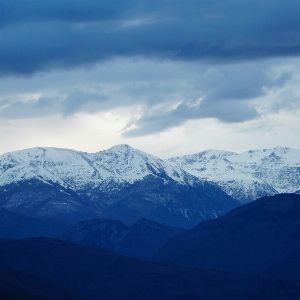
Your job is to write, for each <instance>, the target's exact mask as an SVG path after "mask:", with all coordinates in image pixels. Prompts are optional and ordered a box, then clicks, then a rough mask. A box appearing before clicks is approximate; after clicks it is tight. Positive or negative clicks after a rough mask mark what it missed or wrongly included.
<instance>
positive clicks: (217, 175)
mask: <svg viewBox="0 0 300 300" xmlns="http://www.w3.org/2000/svg"><path fill="white" fill-rule="evenodd" d="M168 161H169V162H171V163H172V164H173V165H176V166H177V167H178V166H179V167H181V168H182V169H184V170H185V171H187V172H189V173H190V174H193V175H194V176H196V177H198V178H201V179H202V180H208V181H211V182H214V183H216V184H217V185H219V186H220V187H222V189H223V190H224V191H225V192H226V193H227V194H229V195H230V196H232V197H233V198H235V199H237V200H239V201H240V202H241V203H246V202H250V201H253V200H255V199H258V198H260V197H263V196H270V195H275V194H278V193H293V192H295V191H296V190H299V188H300V150H298V149H290V148H284V147H276V148H273V149H262V150H250V151H247V152H243V153H235V152H229V151H218V150H208V151H203V152H199V153H197V154H192V155H185V156H181V157H173V158H170V159H168Z"/></svg>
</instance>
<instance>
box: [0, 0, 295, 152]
mask: <svg viewBox="0 0 300 300" xmlns="http://www.w3.org/2000/svg"><path fill="white" fill-rule="evenodd" d="M299 56H300V0H288V1H282V0H265V1H261V0H260V1H258V0H198V1H196V0H185V1H182V0H160V1H157V0H139V1H138V0H126V1H120V0H119V1H118V0H109V1H108V0H100V1H99V0H1V1H0V138H1V141H2V142H1V145H0V152H1V153H3V152H6V151H11V150H15V149H20V148H25V147H32V146H36V145H43V146H56V147H68V148H77V149H82V150H85V151H97V150H100V149H103V148H106V147H109V146H111V145H113V144H117V143H129V144H132V145H133V146H135V147H138V148H141V149H143V150H146V151H149V152H152V153H154V154H157V155H160V156H169V155H175V154H182V153H188V152H197V151H200V150H203V149H206V148H217V149H229V150H236V151H242V150H246V149H248V148H262V147H273V146H277V145H283V146H290V147H300V133H299V132H300V124H299V123H300V122H299V117H300V57H299Z"/></svg>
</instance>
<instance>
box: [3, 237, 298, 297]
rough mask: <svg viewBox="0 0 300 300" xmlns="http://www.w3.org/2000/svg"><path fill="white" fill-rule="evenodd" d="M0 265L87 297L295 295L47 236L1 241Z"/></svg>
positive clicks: (271, 283) (290, 289)
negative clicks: (44, 237) (43, 237)
mask: <svg viewBox="0 0 300 300" xmlns="http://www.w3.org/2000/svg"><path fill="white" fill-rule="evenodd" d="M0 269H14V270H15V271H17V272H26V273H28V274H31V276H33V277H34V278H38V280H40V281H42V282H48V283H49V284H51V285H53V286H55V287H56V288H55V290H56V289H62V290H64V291H72V293H73V294H76V296H77V297H82V298H83V299H91V300H92V299H95V300H96V299H110V300H114V299H115V300H123V299H126V300H127V299H128V300H129V299H130V300H134V299H136V300H137V299H139V300H140V299H146V300H150V299H152V300H156V299H157V300H158V299H160V300H162V299H164V300H171V299H172V300H177V299H178V300H179V299H210V300H221V299H222V300H223V299H241V300H242V299H243V300H245V299H246V300H247V299H249V300H250V299H261V300H266V299H272V300H276V299H280V300H285V299H291V300H294V299H295V300H296V299H299V295H300V286H299V285H298V284H295V283H290V282H287V281H283V280H274V279H262V278H256V277H253V276H248V275H240V274H233V273H225V272H219V271H207V270H197V269H194V268H192V269H190V268H185V267H172V266H167V265H160V264H156V263H151V262H143V261H141V260H137V259H133V258H128V257H124V256H120V255H117V254H113V253H110V252H106V251H103V250H100V249H97V248H89V247H83V246H78V245H75V244H70V243H66V242H62V241H58V240H51V239H27V240H19V241H17V240H1V241H0ZM0 287H1V285H0ZM0 294H1V289H0ZM54 299H55V298H54ZM71 299H73V298H71Z"/></svg>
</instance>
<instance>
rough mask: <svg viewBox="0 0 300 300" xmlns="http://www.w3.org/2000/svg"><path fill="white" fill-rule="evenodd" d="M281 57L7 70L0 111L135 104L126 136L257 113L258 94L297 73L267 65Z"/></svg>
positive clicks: (29, 113) (29, 114) (15, 114)
mask: <svg viewBox="0 0 300 300" xmlns="http://www.w3.org/2000/svg"><path fill="white" fill-rule="evenodd" d="M282 63H283V62H282V61H278V60H276V61H266V62H263V61H260V62H248V63H240V64H226V65H211V66H208V65H205V64H204V65H203V64H200V63H193V62H176V63H174V62H172V61H166V62H162V61H160V60H157V61H153V60H142V59H139V60H118V61H115V62H109V63H105V64H100V65H98V66H97V67H94V68H93V69H89V68H87V69H77V70H74V71H63V72H50V73H47V74H44V75H43V76H41V75H38V74H37V75H35V76H33V77H18V78H12V77H11V78H7V79H5V80H4V79H3V80H2V81H1V82H0V91H2V93H1V92H0V117H2V118H4V117H5V118H33V117H40V116H43V115H51V114H56V115H57V114H60V115H62V116H64V117H68V116H72V115H74V114H76V113H80V112H87V113H94V112H99V111H109V110H111V109H114V108H117V107H122V106H138V107H141V109H140V114H139V115H138V117H137V118H133V119H132V120H131V122H130V124H128V126H127V127H126V128H125V130H124V135H125V136H127V137H133V136H140V135H146V134H152V133H157V132H160V131H163V130H165V129H167V128H170V127H174V126H178V125H181V124H182V123H184V122H185V121H187V120H191V119H199V118H216V119H219V120H221V121H223V122H243V121H247V120H252V119H254V118H257V117H259V112H258V111H257V99H260V98H262V97H264V96H265V95H266V94H268V93H269V92H270V91H276V90H279V89H281V88H285V86H286V85H287V84H288V83H289V82H290V81H292V80H293V78H294V77H295V74H294V72H292V71H288V70H287V69H284V68H283V69H282V70H280V71H277V72H274V71H273V70H272V69H273V68H274V65H280V64H282ZM293 64H294V62H293V61H292V62H291V63H290V65H293ZM288 65H289V64H288ZM296 75H297V76H299V74H298V73H297V74H296ZM276 105H279V104H276ZM280 105H283V104H282V103H281V104H280ZM284 106H286V105H284ZM270 109H271V110H273V109H274V107H272V106H270Z"/></svg>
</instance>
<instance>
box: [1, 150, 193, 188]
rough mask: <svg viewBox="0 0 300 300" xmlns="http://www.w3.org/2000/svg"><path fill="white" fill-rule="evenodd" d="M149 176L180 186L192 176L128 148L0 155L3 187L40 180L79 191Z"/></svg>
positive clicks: (23, 151) (24, 152) (27, 151)
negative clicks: (103, 184)
mask: <svg viewBox="0 0 300 300" xmlns="http://www.w3.org/2000/svg"><path fill="white" fill-rule="evenodd" d="M148 175H152V176H165V177H167V178H171V179H173V180H174V181H176V182H178V183H181V184H185V183H187V178H188V177H189V175H187V174H186V172H184V171H183V170H181V169H180V168H179V167H176V166H173V165H171V164H170V163H168V162H165V161H163V160H161V159H159V158H156V157H154V156H152V155H150V154H147V153H145V152H142V151H140V150H137V149H134V148H132V147H130V146H128V145H117V146H114V147H112V148H110V149H108V150H104V151H100V152H97V153H86V152H80V151H75V150H70V149H60V148H47V147H44V148H43V147H37V148H31V149H25V150H21V151H15V152H11V153H7V154H4V155H2V156H0V185H2V186H3V185H6V184H9V183H13V182H19V181H22V180H28V179H39V180H43V181H46V182H54V183H58V184H60V185H62V186H64V187H70V188H72V189H75V190H79V189H83V188H86V187H87V186H89V187H93V186H98V185H100V184H101V183H102V182H108V181H115V182H118V183H133V182H135V181H138V180H142V179H143V178H145V177H146V176H148ZM190 177H191V176H190Z"/></svg>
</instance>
